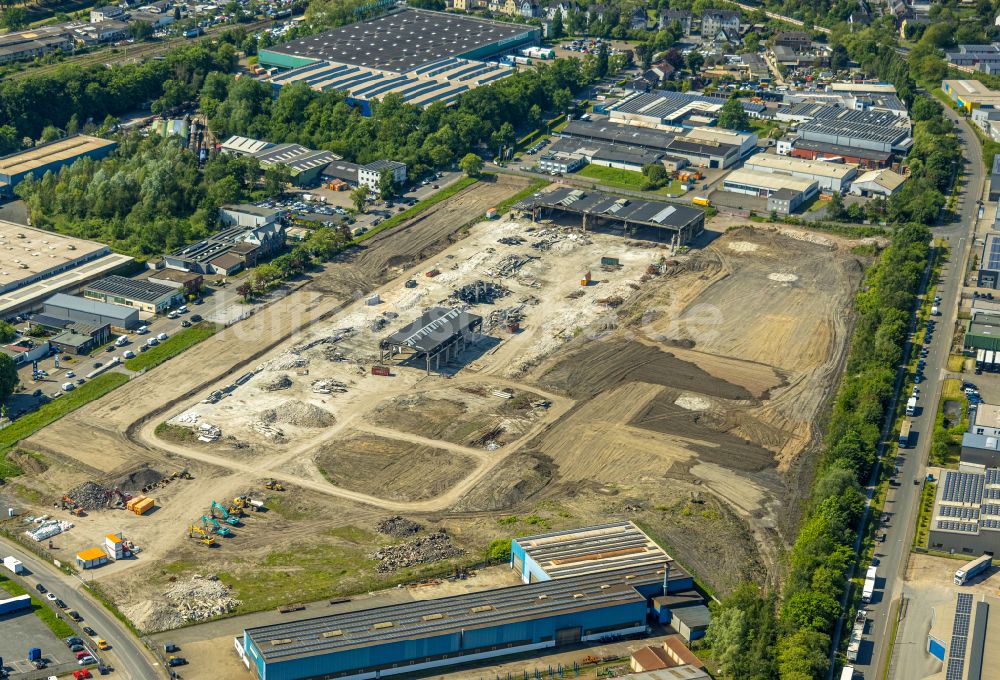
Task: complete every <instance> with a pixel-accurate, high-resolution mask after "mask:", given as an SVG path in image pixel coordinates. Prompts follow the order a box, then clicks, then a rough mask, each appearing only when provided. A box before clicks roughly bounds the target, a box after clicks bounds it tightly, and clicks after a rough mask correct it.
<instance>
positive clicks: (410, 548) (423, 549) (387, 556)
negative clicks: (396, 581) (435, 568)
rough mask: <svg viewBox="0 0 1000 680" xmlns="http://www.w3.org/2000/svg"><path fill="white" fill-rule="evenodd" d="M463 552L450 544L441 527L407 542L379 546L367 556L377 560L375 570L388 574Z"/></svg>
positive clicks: (445, 558) (455, 555)
mask: <svg viewBox="0 0 1000 680" xmlns="http://www.w3.org/2000/svg"><path fill="white" fill-rule="evenodd" d="M463 554H465V551H464V550H462V549H461V548H458V547H456V546H454V545H452V543H451V537H450V536H448V534H447V533H445V531H444V530H443V529H439V530H438V531H436V532H434V533H433V534H430V535H428V536H421V537H420V538H416V539H414V540H412V541H408V542H407V543H401V544H400V545H390V546H387V547H385V548H379V549H378V550H376V551H375V552H373V553H371V554H370V555H368V558H369V559H372V560H378V565H377V566H376V567H375V571H377V572H378V573H380V574H388V573H390V572H393V571H396V570H398V569H406V568H407V567H412V566H414V565H417V564H424V563H426V562H437V561H439V560H447V559H451V558H452V557H458V556H460V555H463Z"/></svg>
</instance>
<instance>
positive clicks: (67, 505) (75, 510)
mask: <svg viewBox="0 0 1000 680" xmlns="http://www.w3.org/2000/svg"><path fill="white" fill-rule="evenodd" d="M62 509H63V510H69V511H70V513H71V514H73V515H76V516H77V517H83V516H84V515H85V514H86V513H85V512H84V511H83V508H81V507H80V504H79V503H77V502H76V501H75V500H73V499H72V498H70V497H69V496H63V497H62Z"/></svg>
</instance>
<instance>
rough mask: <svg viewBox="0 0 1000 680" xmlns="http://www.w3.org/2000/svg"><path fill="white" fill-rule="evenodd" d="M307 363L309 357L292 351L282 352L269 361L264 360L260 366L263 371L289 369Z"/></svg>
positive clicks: (300, 366)
mask: <svg viewBox="0 0 1000 680" xmlns="http://www.w3.org/2000/svg"><path fill="white" fill-rule="evenodd" d="M308 363H309V359H307V358H305V357H300V356H299V355H298V354H296V353H294V352H284V353H283V354H279V355H278V356H276V357H275V358H273V359H271V360H270V361H266V362H264V364H263V365H262V366H261V369H262V370H265V371H290V370H292V369H293V368H302V367H303V366H305V365H306V364H308Z"/></svg>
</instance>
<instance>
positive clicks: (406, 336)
mask: <svg viewBox="0 0 1000 680" xmlns="http://www.w3.org/2000/svg"><path fill="white" fill-rule="evenodd" d="M482 322H483V319H482V317H480V316H476V315H475V314H469V313H468V312H463V311H462V310H460V309H457V308H456V309H446V308H445V307H432V308H431V309H428V310H427V311H426V312H424V313H423V314H421V315H420V318H419V319H417V320H416V321H414V322H413V323H410V324H407V325H406V326H404V327H403V328H400V329H399V330H398V331H396V332H395V333H393V334H392V335H390V336H389V337H388V338H386V339H385V340H384V341H383V342H382V344H383V346H385V345H387V344H392V345H405V346H406V347H409V348H411V349H414V350H416V351H418V352H433V351H434V350H435V349H437V348H438V347H439V346H441V345H442V344H443V343H446V342H448V341H449V340H451V339H452V338H453V337H455V336H458V335H462V334H463V333H466V332H468V330H469V328H470V327H472V326H475V325H481V324H482Z"/></svg>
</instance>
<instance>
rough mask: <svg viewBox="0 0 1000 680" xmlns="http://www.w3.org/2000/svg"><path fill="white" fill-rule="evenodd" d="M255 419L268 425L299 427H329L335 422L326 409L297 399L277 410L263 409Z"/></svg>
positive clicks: (287, 402) (289, 401)
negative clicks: (279, 424) (280, 424)
mask: <svg viewBox="0 0 1000 680" xmlns="http://www.w3.org/2000/svg"><path fill="white" fill-rule="evenodd" d="M257 418H258V419H259V420H260V421H262V422H264V423H268V424H273V423H284V424H286V425H297V426H299V427H330V426H331V425H333V424H334V423H336V422H337V419H336V418H334V417H333V414H332V413H330V412H329V411H327V410H326V409H322V408H320V407H319V406H316V405H315V404H307V403H305V402H303V401H299V400H298V399H290V400H288V401H286V402H285V403H283V404H282V405H281V406H280V407H278V408H269V409H265V410H263V411H261V412H260V414H259V415H258V416H257Z"/></svg>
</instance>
